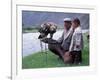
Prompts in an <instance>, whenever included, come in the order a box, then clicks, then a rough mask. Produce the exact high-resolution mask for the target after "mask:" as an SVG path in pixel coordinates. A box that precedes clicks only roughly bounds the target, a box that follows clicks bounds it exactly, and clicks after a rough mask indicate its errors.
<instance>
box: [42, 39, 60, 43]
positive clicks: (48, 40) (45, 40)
mask: <svg viewBox="0 0 100 80" xmlns="http://www.w3.org/2000/svg"><path fill="white" fill-rule="evenodd" d="M41 41H42V42H44V43H48V44H58V42H57V41H56V40H54V39H51V38H45V39H43V40H41Z"/></svg>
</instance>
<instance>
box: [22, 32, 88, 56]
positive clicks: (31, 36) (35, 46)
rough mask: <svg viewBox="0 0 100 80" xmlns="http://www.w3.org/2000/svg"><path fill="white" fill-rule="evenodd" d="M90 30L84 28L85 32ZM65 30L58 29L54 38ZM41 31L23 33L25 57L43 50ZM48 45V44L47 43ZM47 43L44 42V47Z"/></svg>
mask: <svg viewBox="0 0 100 80" xmlns="http://www.w3.org/2000/svg"><path fill="white" fill-rule="evenodd" d="M87 31H88V30H84V31H83V33H85V32H87ZM62 33H63V31H61V30H60V31H57V32H56V33H55V34H54V36H53V39H55V40H57V39H58V38H59V37H60V36H61V35H62ZM38 36H39V33H38V32H37V33H23V57H24V56H28V55H30V54H34V53H36V52H38V51H41V47H40V40H39V39H38ZM46 46H47V45H46ZM44 47H45V44H44V43H43V49H44Z"/></svg>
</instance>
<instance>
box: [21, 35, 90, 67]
mask: <svg viewBox="0 0 100 80" xmlns="http://www.w3.org/2000/svg"><path fill="white" fill-rule="evenodd" d="M46 56H47V59H46ZM82 58H83V62H82V64H79V65H75V64H71V65H69V64H64V63H63V61H62V60H59V59H58V56H56V55H54V54H53V53H52V52H50V51H47V54H45V53H44V52H38V53H36V54H31V55H29V56H26V57H23V58H22V68H23V69H29V68H51V67H69V66H70V67H73V66H88V65H89V42H88V40H87V38H86V34H84V49H83V51H82Z"/></svg>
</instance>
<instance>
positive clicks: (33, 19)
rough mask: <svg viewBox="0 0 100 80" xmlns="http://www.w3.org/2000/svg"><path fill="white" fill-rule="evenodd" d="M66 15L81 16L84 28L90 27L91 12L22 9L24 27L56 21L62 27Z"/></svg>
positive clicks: (34, 26) (70, 16) (71, 16)
mask: <svg viewBox="0 0 100 80" xmlns="http://www.w3.org/2000/svg"><path fill="white" fill-rule="evenodd" d="M66 17H69V18H72V19H73V18H76V17H77V18H79V19H80V22H81V26H82V28H83V29H89V14H85V13H64V12H45V11H42V12H40V11H22V26H23V28H29V27H31V28H36V27H39V26H40V25H41V24H42V23H44V22H54V23H56V24H57V25H58V26H59V27H62V26H63V19H64V18H66Z"/></svg>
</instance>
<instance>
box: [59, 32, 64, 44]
mask: <svg viewBox="0 0 100 80" xmlns="http://www.w3.org/2000/svg"><path fill="white" fill-rule="evenodd" d="M63 36H64V33H62V36H61V37H60V38H59V39H58V40H57V42H58V43H62V41H63Z"/></svg>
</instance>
